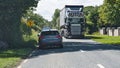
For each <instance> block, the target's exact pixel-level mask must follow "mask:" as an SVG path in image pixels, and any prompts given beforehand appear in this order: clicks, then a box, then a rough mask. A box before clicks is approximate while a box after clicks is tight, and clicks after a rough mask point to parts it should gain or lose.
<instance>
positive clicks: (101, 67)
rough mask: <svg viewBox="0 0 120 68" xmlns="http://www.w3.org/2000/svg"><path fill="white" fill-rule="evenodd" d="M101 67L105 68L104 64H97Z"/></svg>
mask: <svg viewBox="0 0 120 68" xmlns="http://www.w3.org/2000/svg"><path fill="white" fill-rule="evenodd" d="M97 66H98V67H99V68H105V67H104V66H103V65H102V64H97Z"/></svg>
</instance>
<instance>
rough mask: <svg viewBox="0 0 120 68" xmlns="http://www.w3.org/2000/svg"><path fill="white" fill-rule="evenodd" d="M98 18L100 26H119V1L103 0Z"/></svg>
mask: <svg viewBox="0 0 120 68" xmlns="http://www.w3.org/2000/svg"><path fill="white" fill-rule="evenodd" d="M99 17H100V20H99V21H100V24H101V26H110V27H112V26H120V19H119V18H120V0H104V4H103V5H102V6H101V7H100V9H99Z"/></svg>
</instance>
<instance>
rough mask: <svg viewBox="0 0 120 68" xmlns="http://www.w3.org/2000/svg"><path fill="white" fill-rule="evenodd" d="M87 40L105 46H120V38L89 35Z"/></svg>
mask: <svg viewBox="0 0 120 68" xmlns="http://www.w3.org/2000/svg"><path fill="white" fill-rule="evenodd" d="M87 38H91V39H92V40H94V41H97V42H100V43H103V44H112V45H120V36H116V37H115V36H107V35H87Z"/></svg>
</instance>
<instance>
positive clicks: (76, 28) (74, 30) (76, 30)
mask: <svg viewBox="0 0 120 68" xmlns="http://www.w3.org/2000/svg"><path fill="white" fill-rule="evenodd" d="M71 34H72V35H80V34H81V25H80V24H71Z"/></svg>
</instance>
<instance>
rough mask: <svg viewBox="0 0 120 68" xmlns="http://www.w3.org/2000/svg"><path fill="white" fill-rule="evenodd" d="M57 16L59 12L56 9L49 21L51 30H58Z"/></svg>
mask: <svg viewBox="0 0 120 68" xmlns="http://www.w3.org/2000/svg"><path fill="white" fill-rule="evenodd" d="M59 16H60V10H59V9H56V10H55V12H54V15H53V17H52V21H51V24H52V27H53V28H59Z"/></svg>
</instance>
